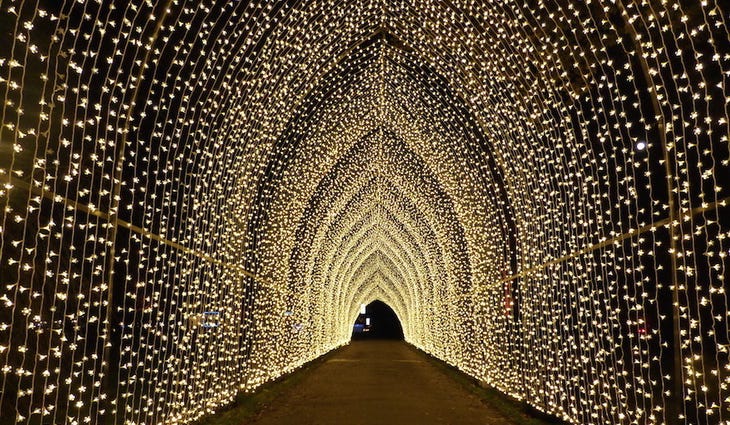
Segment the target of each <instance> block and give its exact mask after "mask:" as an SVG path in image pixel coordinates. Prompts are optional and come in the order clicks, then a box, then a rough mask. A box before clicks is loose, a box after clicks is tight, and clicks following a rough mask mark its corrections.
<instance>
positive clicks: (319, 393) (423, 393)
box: [253, 341, 509, 425]
mask: <svg viewBox="0 0 730 425" xmlns="http://www.w3.org/2000/svg"><path fill="white" fill-rule="evenodd" d="M253 423H254V424H256V425H282V424H302V425H305V424H317V425H329V424H333V425H334V424H337V425H360V424H362V425H364V424H368V425H386V424H394V425H395V424H398V425H407V424H418V425H429V424H454V425H456V424H459V425H462V424H509V422H508V421H507V420H505V419H504V418H503V416H501V415H500V414H499V412H497V411H495V410H494V409H493V408H492V407H490V406H487V405H486V404H484V403H483V402H482V401H481V400H480V399H479V398H477V396H475V395H474V394H472V393H471V392H469V391H468V390H467V389H465V388H464V387H463V386H462V385H460V384H459V383H457V382H455V381H453V380H452V379H451V378H450V377H448V376H447V375H446V374H444V372H443V371H441V370H440V369H439V368H438V367H437V366H435V365H434V364H432V363H431V362H430V361H429V360H428V359H426V358H425V357H424V355H423V354H421V353H419V352H417V351H416V350H414V349H413V348H410V347H409V346H407V345H406V344H405V343H404V342H402V341H353V342H352V343H351V344H350V345H349V346H347V347H345V348H344V349H342V350H341V351H340V352H339V353H337V354H336V355H335V356H333V357H331V358H330V359H329V360H327V361H326V362H325V363H323V364H321V365H318V366H316V369H314V370H312V371H310V372H308V374H307V376H305V377H304V378H303V379H302V381H301V382H299V383H298V384H296V385H295V386H294V387H292V388H291V389H289V390H287V391H285V392H283V393H282V394H281V395H280V396H279V397H278V398H277V399H276V400H275V401H274V403H273V405H272V406H269V407H268V408H266V409H264V410H263V411H262V412H261V413H260V414H259V415H258V417H257V418H256V419H255V420H254V422H253Z"/></svg>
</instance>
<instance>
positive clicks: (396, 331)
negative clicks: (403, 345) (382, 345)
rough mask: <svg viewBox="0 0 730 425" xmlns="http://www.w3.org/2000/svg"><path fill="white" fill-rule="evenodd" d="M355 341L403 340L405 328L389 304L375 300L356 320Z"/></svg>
mask: <svg viewBox="0 0 730 425" xmlns="http://www.w3.org/2000/svg"><path fill="white" fill-rule="evenodd" d="M352 339H353V340H372V339H389V340H403V339H404V336H403V327H402V326H401V323H400V320H398V316H396V314H395V312H394V311H393V309H392V308H390V306H388V304H386V303H384V302H382V301H379V300H375V301H373V302H371V303H370V304H368V305H367V306H366V307H365V313H364V314H363V313H362V312H361V313H360V314H359V315H358V316H357V319H355V323H354V325H353V330H352Z"/></svg>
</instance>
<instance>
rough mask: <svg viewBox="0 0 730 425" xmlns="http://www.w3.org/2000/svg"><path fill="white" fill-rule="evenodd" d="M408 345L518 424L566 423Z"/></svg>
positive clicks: (544, 424)
mask: <svg viewBox="0 0 730 425" xmlns="http://www.w3.org/2000/svg"><path fill="white" fill-rule="evenodd" d="M408 346H409V347H410V348H411V349H412V350H415V351H417V352H418V353H420V354H422V355H423V356H425V357H426V358H427V359H428V360H429V362H431V363H432V364H433V365H435V366H436V367H438V368H439V369H440V370H441V371H443V372H444V373H445V374H446V375H447V376H449V377H450V378H451V379H453V380H454V381H456V382H458V383H459V384H461V385H462V386H463V387H464V388H465V389H466V390H468V391H469V392H471V393H473V394H474V395H476V396H477V397H479V399H481V400H482V402H484V403H485V404H488V405H490V406H492V407H494V408H495V409H496V410H498V411H499V412H500V413H502V415H504V416H505V418H506V419H507V420H509V421H510V422H511V423H513V424H516V425H548V424H552V425H554V424H565V422H564V421H562V420H560V419H559V418H556V417H553V416H549V415H547V414H545V413H542V412H540V411H538V410H537V409H535V408H533V407H532V406H529V405H528V404H527V403H524V402H521V401H519V400H516V399H513V398H511V397H509V396H507V395H505V394H504V393H502V392H500V391H498V390H496V389H494V388H491V387H485V386H484V385H482V384H481V383H480V382H479V380H477V379H476V378H474V377H472V376H470V375H467V374H466V373H464V372H462V371H461V370H459V369H457V368H456V367H454V366H452V365H450V364H448V363H446V362H444V361H443V360H441V359H438V358H436V357H434V356H432V355H430V354H428V353H426V352H424V351H421V350H419V349H418V348H416V347H415V346H413V345H410V344H408Z"/></svg>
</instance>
